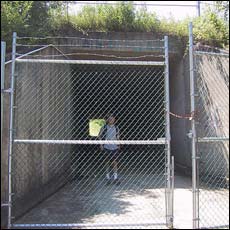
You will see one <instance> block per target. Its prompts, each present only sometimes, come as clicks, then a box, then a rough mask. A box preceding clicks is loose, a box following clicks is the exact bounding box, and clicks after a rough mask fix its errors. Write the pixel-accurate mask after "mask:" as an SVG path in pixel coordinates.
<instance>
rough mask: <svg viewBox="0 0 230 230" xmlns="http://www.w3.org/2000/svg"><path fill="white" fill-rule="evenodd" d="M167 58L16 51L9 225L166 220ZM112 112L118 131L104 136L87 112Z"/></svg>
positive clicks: (161, 223)
mask: <svg viewBox="0 0 230 230" xmlns="http://www.w3.org/2000/svg"><path fill="white" fill-rule="evenodd" d="M163 45H164V43H163ZM165 63H166V62H164V61H155V62H154V61H152V62H150V61H148V62H146V61H91V60H67V59H66V58H65V60H51V59H17V60H16V65H15V86H14V88H15V95H14V105H13V106H14V119H13V126H14V132H13V140H14V142H13V151H12V152H13V154H12V182H11V184H12V192H13V196H12V216H13V217H14V219H13V221H12V223H13V225H12V226H14V227H26V226H27V227H35V226H37V227H44V226H46V227H48V226H49V227H51V226H59V227H82V228H83V227H85V228H87V227H92V226H94V227H106V228H109V227H119V226H120V227H121V226H123V227H126V226H128V227H129V228H130V227H133V228H135V227H138V228H140V227H145V228H146V227H147V228H148V227H150V228H153V227H154V228H162V227H165V226H166V222H167V217H170V218H171V219H170V221H172V216H171V215H170V213H169V209H170V205H169V201H170V199H171V197H169V196H170V192H171V190H170V189H171V184H170V183H171V182H170V181H169V180H170V175H169V173H170V172H169V163H170V161H169V157H170V155H169V151H170V149H169V146H168V143H169V141H170V140H169V139H168V136H167V133H169V131H168V130H169V123H168V122H167V113H166V110H167V109H166V105H167V103H168V101H167V100H168V99H167V93H166V92H167V91H166V88H167V85H166V82H167V78H166V76H167V74H166V72H167V69H166V70H165ZM109 114H113V116H115V118H116V123H115V127H118V128H119V138H118V137H116V139H106V140H100V138H99V137H98V136H97V135H92V134H91V131H92V130H91V128H92V127H90V125H91V121H95V120H98V119H105V118H107V117H108V115H109ZM107 128H108V127H107ZM113 132H114V131H113ZM115 132H117V131H115ZM111 135H112V134H111ZM101 144H104V150H103V151H102V150H101V149H100V145H101ZM106 145H107V147H108V146H110V147H111V146H112V147H114V146H115V147H116V148H119V149H120V150H119V151H117V154H116V155H114V156H113V155H111V154H110V153H108V151H106V150H105V149H106ZM108 177H110V179H111V180H108V179H109V178H108ZM115 177H116V178H115ZM171 213H172V212H171ZM57 224H59V225H57Z"/></svg>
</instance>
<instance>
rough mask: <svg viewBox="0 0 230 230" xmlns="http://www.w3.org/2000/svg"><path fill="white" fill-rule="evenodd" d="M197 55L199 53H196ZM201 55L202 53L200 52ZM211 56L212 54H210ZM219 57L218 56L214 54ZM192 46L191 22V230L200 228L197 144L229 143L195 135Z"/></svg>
mask: <svg viewBox="0 0 230 230" xmlns="http://www.w3.org/2000/svg"><path fill="white" fill-rule="evenodd" d="M198 53H199V52H198ZM200 53H202V52H200ZM212 54H213V53H212ZM215 55H219V54H215ZM194 57H195V52H194V45H193V25H192V22H190V23H189V68H190V71H189V72H190V103H191V111H190V112H191V114H192V120H191V130H190V133H189V137H190V138H191V144H192V145H191V147H192V193H193V220H192V221H193V229H199V228H200V214H199V212H200V196H199V185H200V182H199V179H200V177H199V170H200V166H199V160H200V156H199V154H198V150H199V143H206V142H208V143H221V142H223V141H224V142H225V141H229V137H213V136H212V137H199V136H198V134H197V129H196V127H198V126H199V123H197V121H196V117H195V111H196V109H197V108H196V104H195V101H196V97H197V96H199V95H198V94H197V93H196V91H195V84H196V76H195V74H194V73H195V71H196V70H195V65H194ZM219 227H223V228H226V227H229V226H225V225H223V226H219ZM211 228H218V227H217V226H212V227H211Z"/></svg>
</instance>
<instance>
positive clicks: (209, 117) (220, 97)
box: [195, 54, 229, 184]
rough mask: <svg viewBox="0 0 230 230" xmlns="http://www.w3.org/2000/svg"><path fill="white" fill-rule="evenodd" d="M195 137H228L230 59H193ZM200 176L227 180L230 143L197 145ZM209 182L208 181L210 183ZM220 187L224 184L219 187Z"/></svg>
mask: <svg viewBox="0 0 230 230" xmlns="http://www.w3.org/2000/svg"><path fill="white" fill-rule="evenodd" d="M195 64H196V69H197V72H196V79H197V84H196V88H197V93H198V97H197V100H196V104H197V111H198V122H199V123H198V124H197V135H198V137H229V56H222V55H218V54H217V55H216V54H209V55H207V54H199V55H196V58H195ZM198 154H199V155H200V174H201V178H204V179H205V180H207V181H208V180H209V181H210V180H211V181H212V182H213V180H214V179H217V180H219V182H216V183H218V184H221V179H220V178H224V177H227V178H228V177H229V142H228V141H222V142H213V143H200V144H198ZM210 178H211V179H210ZM222 184H223V183H222Z"/></svg>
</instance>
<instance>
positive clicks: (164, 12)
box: [69, 1, 213, 20]
mask: <svg viewBox="0 0 230 230" xmlns="http://www.w3.org/2000/svg"><path fill="white" fill-rule="evenodd" d="M103 2H108V3H114V1H85V3H83V1H77V3H76V4H74V5H73V6H72V7H71V8H70V11H69V12H73V13H76V12H77V9H80V8H81V7H82V6H83V5H84V4H86V3H87V4H92V5H95V4H99V3H103ZM133 2H134V4H137V6H136V7H137V8H138V7H140V5H141V4H143V3H146V5H147V10H148V11H149V12H153V11H155V12H156V13H157V15H158V16H159V17H160V18H161V17H166V18H169V17H170V15H172V16H173V17H174V18H175V19H176V20H181V19H184V18H186V17H187V16H190V17H195V16H197V15H198V8H197V2H198V1H133ZM200 2H201V3H200V6H201V12H202V9H203V7H204V5H205V3H208V4H212V2H213V1H200ZM158 4H160V5H163V6H156V5H158ZM154 5H155V6H154ZM171 5H184V6H171ZM191 5H192V6H191Z"/></svg>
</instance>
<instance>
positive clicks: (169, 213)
mask: <svg viewBox="0 0 230 230" xmlns="http://www.w3.org/2000/svg"><path fill="white" fill-rule="evenodd" d="M16 40H17V34H16V32H14V33H13V43H12V67H11V88H10V89H9V90H8V91H9V93H10V122H9V127H10V128H9V144H8V204H7V206H8V228H11V227H33V226H36V227H38V226H40V227H71V226H75V227H81V226H82V227H83V226H85V227H87V226H88V227H90V226H91V227H93V226H94V225H87V224H38V225H37V224H12V218H13V217H12V195H13V193H12V184H11V180H12V178H11V177H12V168H11V164H12V153H13V144H14V143H52V144H55V142H56V144H63V143H65V144H79V143H80V144H82V143H84V144H95V143H96V144H103V143H109V141H87V140H86V141H80V142H79V141H77V140H76V141H72V140H66V141H61V140H59V141H58V140H15V139H14V132H13V130H14V127H13V124H14V94H15V89H14V85H15V83H14V82H15V79H14V78H15V63H16V62H17V61H18V62H23V61H28V60H23V59H19V58H16V43H17V41H16ZM168 52H169V51H168V37H167V36H165V37H164V57H165V61H164V62H151V61H144V62H141V61H140V62H135V65H142V64H143V65H151V66H153V65H162V66H164V69H165V71H164V82H165V83H164V85H165V119H166V124H165V126H166V137H165V140H163V141H162V140H156V141H139V142H140V143H138V141H135V144H144V143H145V144H164V145H166V146H165V147H166V148H165V151H166V152H167V154H166V158H167V160H166V161H167V163H166V174H167V175H166V177H167V188H166V198H165V202H166V225H167V226H168V227H169V228H173V194H174V193H173V189H174V158H173V157H172V158H171V149H170V141H171V136H170V115H169V111H170V99H169V54H168ZM46 61H47V62H49V60H42V62H46ZM61 62H62V61H61V60H56V63H61ZM68 62H71V63H88V62H89V61H76V60H72V61H71V60H68ZM101 62H103V61H99V63H101ZM94 63H95V61H94ZM105 63H106V61H105V62H104V64H105ZM122 63H126V64H133V62H132V61H128V62H127V61H124V62H122ZM112 142H113V143H115V142H117V144H132V141H125V140H124V141H112ZM153 224H154V223H153ZM133 225H134V226H135V223H134V224H133ZM96 226H97V227H99V226H104V227H106V226H108V225H106V224H105V225H103V224H102V225H95V226H94V227H96ZM109 226H113V227H114V226H124V225H119V224H117V225H114V224H111V225H109ZM109 226H108V227H109ZM128 226H130V225H128ZM136 226H137V225H136ZM139 226H140V224H139Z"/></svg>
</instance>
